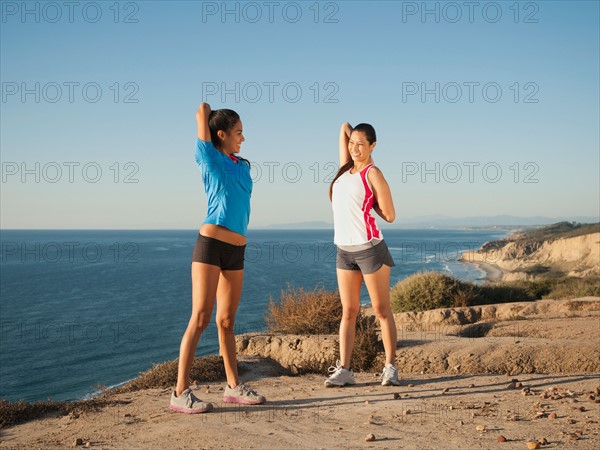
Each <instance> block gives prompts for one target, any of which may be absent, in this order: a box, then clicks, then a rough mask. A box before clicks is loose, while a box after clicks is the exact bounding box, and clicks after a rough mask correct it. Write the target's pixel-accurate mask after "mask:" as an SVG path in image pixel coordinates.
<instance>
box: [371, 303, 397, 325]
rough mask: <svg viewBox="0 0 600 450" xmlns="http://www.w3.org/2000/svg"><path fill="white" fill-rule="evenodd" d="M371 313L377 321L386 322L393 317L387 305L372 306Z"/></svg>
mask: <svg viewBox="0 0 600 450" xmlns="http://www.w3.org/2000/svg"><path fill="white" fill-rule="evenodd" d="M373 313H374V314H375V317H377V320H379V321H380V322H381V321H382V320H388V318H389V317H393V314H392V310H391V308H390V306H389V305H377V306H373Z"/></svg>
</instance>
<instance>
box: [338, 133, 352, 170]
mask: <svg viewBox="0 0 600 450" xmlns="http://www.w3.org/2000/svg"><path fill="white" fill-rule="evenodd" d="M351 134H352V126H351V125H350V124H349V123H348V122H344V123H343V124H342V127H341V128H340V141H339V150H340V167H342V166H343V165H344V164H346V163H347V162H348V161H350V153H349V152H348V142H350V135H351Z"/></svg>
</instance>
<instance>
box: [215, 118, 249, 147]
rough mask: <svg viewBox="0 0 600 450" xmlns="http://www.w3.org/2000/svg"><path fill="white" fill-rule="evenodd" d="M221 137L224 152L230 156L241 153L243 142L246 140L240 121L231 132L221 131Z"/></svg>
mask: <svg viewBox="0 0 600 450" xmlns="http://www.w3.org/2000/svg"><path fill="white" fill-rule="evenodd" d="M219 137H220V138H221V141H222V142H223V148H222V150H223V151H225V152H227V153H229V154H233V153H239V152H240V148H241V146H242V142H244V141H245V140H246V139H245V138H244V135H243V134H242V121H241V120H238V122H237V123H236V124H235V125H234V126H233V128H232V129H231V130H229V131H222V130H219Z"/></svg>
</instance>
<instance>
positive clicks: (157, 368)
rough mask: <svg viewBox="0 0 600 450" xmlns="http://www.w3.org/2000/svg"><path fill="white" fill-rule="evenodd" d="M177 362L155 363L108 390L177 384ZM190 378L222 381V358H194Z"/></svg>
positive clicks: (149, 387)
mask: <svg viewBox="0 0 600 450" xmlns="http://www.w3.org/2000/svg"><path fill="white" fill-rule="evenodd" d="M178 364H179V361H178V360H174V361H167V362H164V363H160V364H155V365H154V366H153V367H152V368H150V369H148V370H147V371H146V372H143V373H140V376H139V377H137V378H134V379H133V380H131V381H129V382H127V383H125V384H124V385H123V386H119V387H118V388H115V389H112V390H111V391H109V392H110V393H114V394H118V393H121V392H133V391H139V390H142V389H153V388H167V387H173V386H175V384H177V368H178ZM190 380H191V381H192V382H198V381H202V382H205V381H224V380H225V368H224V366H223V358H222V357H221V356H202V357H200V358H195V359H194V361H193V362H192V368H191V370H190Z"/></svg>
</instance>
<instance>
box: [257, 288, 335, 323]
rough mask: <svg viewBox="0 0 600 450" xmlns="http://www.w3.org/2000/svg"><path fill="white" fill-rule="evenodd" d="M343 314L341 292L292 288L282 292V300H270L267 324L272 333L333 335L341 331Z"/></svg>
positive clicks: (266, 318)
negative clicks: (339, 329)
mask: <svg viewBox="0 0 600 450" xmlns="http://www.w3.org/2000/svg"><path fill="white" fill-rule="evenodd" d="M341 317H342V303H341V301H340V296H339V294H338V293H337V292H332V291H325V290H324V289H323V288H316V289H314V290H313V291H305V290H304V289H302V288H293V287H288V289H287V290H285V291H281V299H280V301H279V303H276V302H275V301H274V300H273V298H271V299H270V301H269V310H268V313H267V316H266V317H265V323H266V324H267V327H268V328H269V331H270V332H271V333H286V334H332V333H337V330H338V327H339V325H340V319H341Z"/></svg>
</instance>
